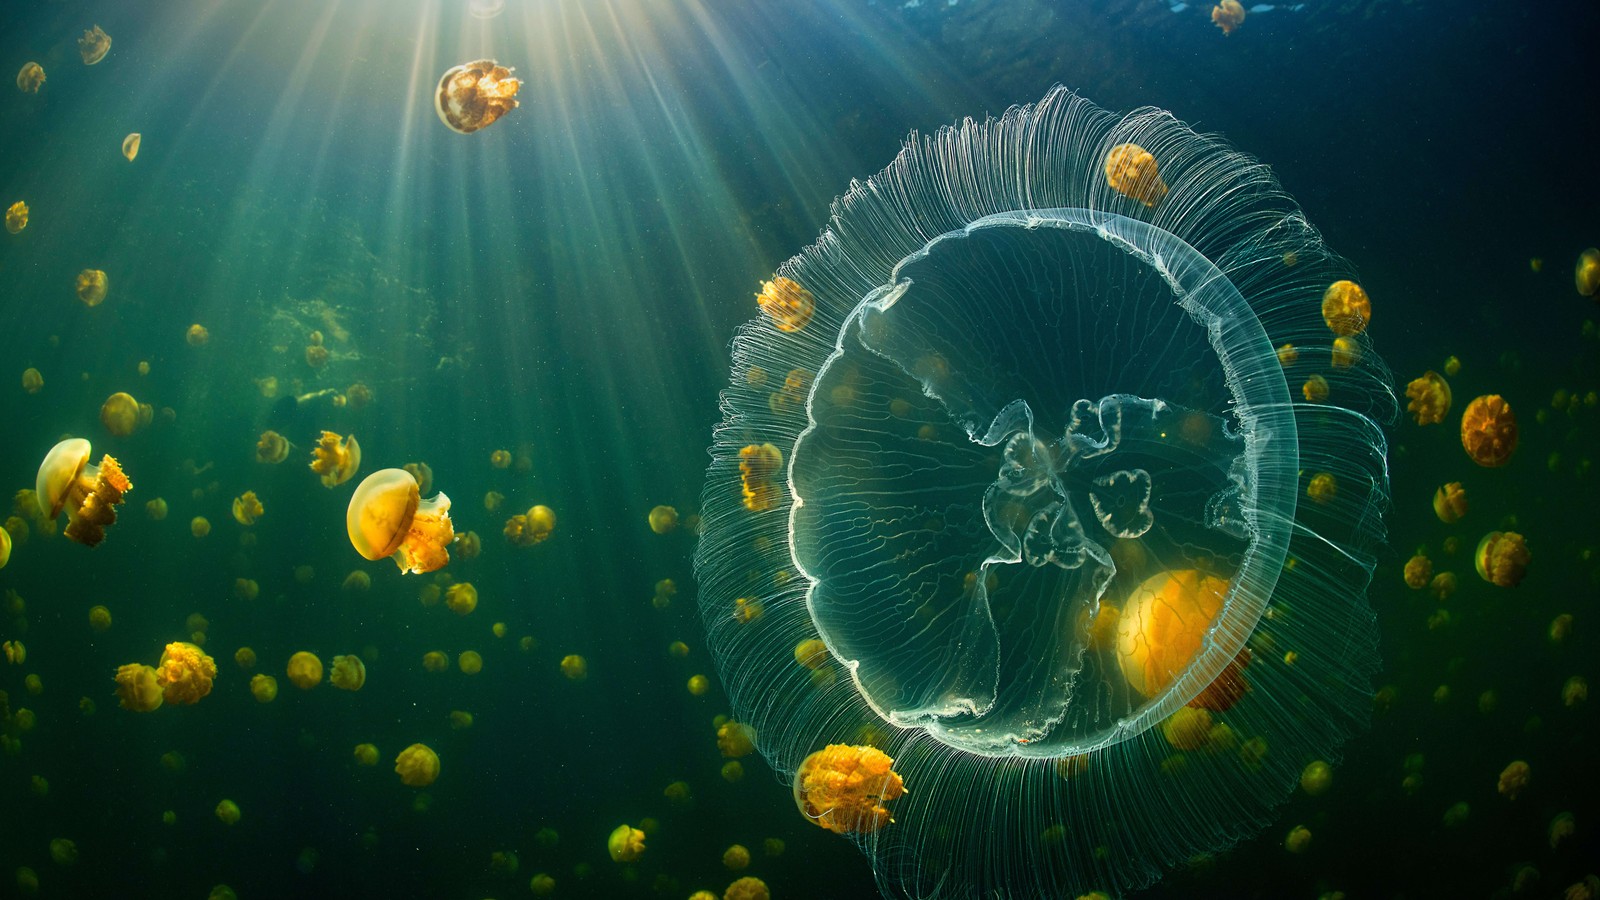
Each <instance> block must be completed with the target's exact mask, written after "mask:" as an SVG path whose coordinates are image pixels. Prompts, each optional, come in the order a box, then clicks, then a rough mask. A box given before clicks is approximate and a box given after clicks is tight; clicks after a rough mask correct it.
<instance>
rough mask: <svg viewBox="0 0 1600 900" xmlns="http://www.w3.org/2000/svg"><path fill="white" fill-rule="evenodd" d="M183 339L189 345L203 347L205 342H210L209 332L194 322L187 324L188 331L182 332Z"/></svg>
mask: <svg viewBox="0 0 1600 900" xmlns="http://www.w3.org/2000/svg"><path fill="white" fill-rule="evenodd" d="M183 339H184V340H185V341H187V342H188V343H189V346H191V347H204V346H205V345H206V344H208V343H210V342H211V332H210V331H207V330H206V327H205V326H204V325H201V324H200V323H199V322H196V323H194V324H193V325H190V326H189V330H188V331H185V332H184V333H183Z"/></svg>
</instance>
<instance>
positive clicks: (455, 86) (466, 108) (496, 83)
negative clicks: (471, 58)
mask: <svg viewBox="0 0 1600 900" xmlns="http://www.w3.org/2000/svg"><path fill="white" fill-rule="evenodd" d="M511 71H512V70H511V69H508V68H506V67H505V66H502V65H500V64H499V63H497V62H495V61H494V60H492V59H480V60H477V61H476V62H469V63H462V64H461V65H459V66H455V67H453V68H451V69H449V70H447V71H446V72H445V73H444V74H443V75H441V76H440V77H439V85H438V87H437V88H435V89H434V92H433V109H434V112H437V113H438V114H439V121H441V122H443V123H444V124H445V125H446V126H448V127H449V129H450V130H451V131H454V132H458V133H460V134H471V133H473V132H474V131H478V130H479V129H483V128H487V127H489V126H490V125H493V124H494V123H495V120H497V119H499V118H500V117H501V116H503V115H505V114H506V113H508V112H510V111H512V110H513V109H516V108H517V101H516V96H517V90H518V89H520V88H521V87H522V82H520V81H518V80H517V79H515V78H512V77H511Z"/></svg>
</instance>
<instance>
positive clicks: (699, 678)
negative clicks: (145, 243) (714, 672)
mask: <svg viewBox="0 0 1600 900" xmlns="http://www.w3.org/2000/svg"><path fill="white" fill-rule="evenodd" d="M688 687H689V693H690V694H692V695H694V696H696V697H703V696H705V693H706V691H709V690H711V679H709V678H707V677H706V676H704V675H690V676H689V682H688Z"/></svg>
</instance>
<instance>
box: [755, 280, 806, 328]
mask: <svg viewBox="0 0 1600 900" xmlns="http://www.w3.org/2000/svg"><path fill="white" fill-rule="evenodd" d="M756 306H758V307H760V308H761V311H762V312H764V313H766V314H767V318H769V319H771V320H772V327H774V328H776V329H778V330H779V331H783V332H789V333H793V332H796V331H800V330H801V329H803V328H805V327H806V325H807V324H808V323H810V321H811V315H812V313H814V312H816V309H817V299H816V298H815V297H813V296H812V295H811V292H810V291H808V290H806V289H805V288H803V287H801V286H800V282H798V281H795V280H794V279H793V278H786V277H784V276H782V275H778V276H776V277H774V278H773V279H772V280H771V281H763V282H761V291H760V292H759V293H757V294H756Z"/></svg>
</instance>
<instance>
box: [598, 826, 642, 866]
mask: <svg viewBox="0 0 1600 900" xmlns="http://www.w3.org/2000/svg"><path fill="white" fill-rule="evenodd" d="M606 852H607V853H609V854H611V859H612V860H613V861H615V862H633V861H634V860H636V859H638V858H639V857H641V856H643V855H644V832H643V831H641V830H639V829H637V828H634V827H633V826H632V825H618V826H617V827H616V828H615V829H614V830H612V832H611V835H610V836H609V837H607V838H606Z"/></svg>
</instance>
